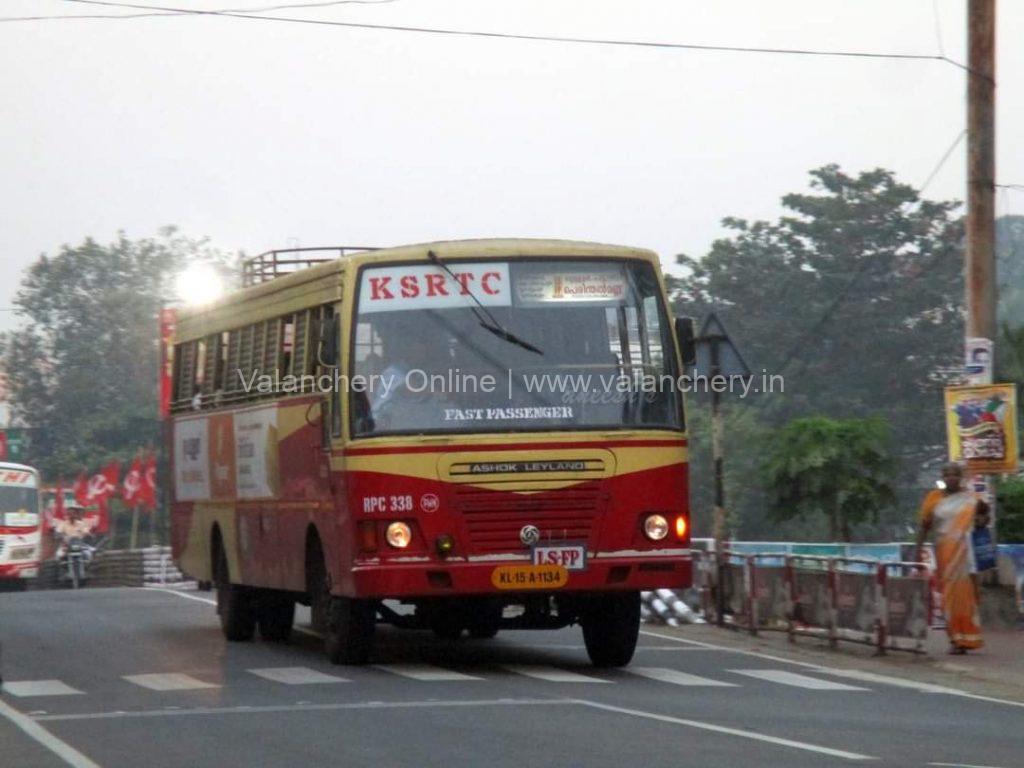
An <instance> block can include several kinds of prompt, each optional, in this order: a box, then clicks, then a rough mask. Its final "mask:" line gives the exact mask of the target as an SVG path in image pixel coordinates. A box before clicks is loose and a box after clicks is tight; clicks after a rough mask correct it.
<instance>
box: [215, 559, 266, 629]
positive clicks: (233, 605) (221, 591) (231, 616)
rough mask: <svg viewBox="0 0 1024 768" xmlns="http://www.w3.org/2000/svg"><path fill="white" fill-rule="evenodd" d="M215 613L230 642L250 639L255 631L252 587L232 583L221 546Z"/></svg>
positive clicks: (216, 579) (216, 577)
mask: <svg viewBox="0 0 1024 768" xmlns="http://www.w3.org/2000/svg"><path fill="white" fill-rule="evenodd" d="M214 582H215V583H216V585H217V615H218V616H219V617H220V628H221V631H222V632H223V633H224V637H225V638H227V639H228V640H231V641H232V642H243V641H246V640H252V637H253V635H254V634H255V633H256V606H255V605H254V602H255V601H254V600H253V593H252V589H251V588H249V587H244V586H242V585H241V584H232V583H231V579H230V576H229V575H228V559H227V556H226V555H225V554H224V550H223V548H220V549H219V550H218V553H217V571H216V574H215V575H214Z"/></svg>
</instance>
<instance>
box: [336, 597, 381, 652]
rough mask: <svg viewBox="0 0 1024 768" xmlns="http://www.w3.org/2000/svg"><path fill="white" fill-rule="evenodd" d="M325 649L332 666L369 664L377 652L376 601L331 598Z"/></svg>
mask: <svg viewBox="0 0 1024 768" xmlns="http://www.w3.org/2000/svg"><path fill="white" fill-rule="evenodd" d="M326 613H327V616H326V627H325V629H324V650H326V651H327V658H328V659H329V660H330V662H331V663H332V664H365V663H366V662H367V661H369V660H370V651H372V650H373V634H374V630H375V629H376V624H377V606H376V604H375V603H374V602H373V601H372V600H354V599H352V598H348V597H335V596H331V598H330V600H329V602H328V604H327V611H326Z"/></svg>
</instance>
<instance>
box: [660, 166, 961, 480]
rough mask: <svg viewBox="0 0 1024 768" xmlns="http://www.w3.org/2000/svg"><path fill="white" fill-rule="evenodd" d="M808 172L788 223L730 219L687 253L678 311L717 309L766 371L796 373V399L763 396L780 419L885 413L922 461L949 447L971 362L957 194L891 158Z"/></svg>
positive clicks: (676, 289) (910, 453)
mask: <svg viewBox="0 0 1024 768" xmlns="http://www.w3.org/2000/svg"><path fill="white" fill-rule="evenodd" d="M810 175H811V193H810V194H791V195H786V196H785V197H784V198H783V200H782V202H783V205H784V207H785V208H786V209H787V212H786V214H785V215H784V216H782V217H781V218H780V219H779V220H778V221H776V222H767V221H754V222H750V221H746V220H743V219H738V218H727V219H725V220H724V225H725V227H726V228H727V229H729V230H730V231H731V236H730V237H729V238H727V239H721V240H718V241H716V242H715V243H714V244H713V245H712V247H711V250H710V252H709V253H708V254H707V256H705V257H704V258H703V259H701V260H699V261H698V260H695V259H691V258H689V257H686V256H680V257H679V261H680V263H681V264H683V265H684V266H686V267H687V268H688V275H687V276H686V277H683V278H677V279H674V280H672V281H671V284H670V290H671V293H672V298H673V303H674V309H675V311H676V312H677V314H687V315H693V316H697V317H703V316H705V315H706V314H707V313H708V312H709V311H711V310H714V311H716V312H718V313H719V316H720V317H722V319H723V321H724V322H725V323H726V325H727V326H728V328H729V329H730V331H731V333H732V335H733V337H734V339H735V340H736V341H737V343H738V344H739V345H740V348H741V350H742V351H743V353H744V355H745V357H746V359H747V362H748V363H749V364H750V365H751V366H752V367H754V368H755V370H756V369H757V368H760V367H764V368H767V369H768V370H769V371H770V372H772V373H783V374H784V375H785V377H786V381H785V391H786V395H785V397H776V396H772V397H770V398H766V399H765V403H764V407H763V408H762V410H763V411H764V414H765V418H766V419H767V420H768V421H769V422H770V423H773V424H782V423H785V422H786V421H787V420H789V419H792V418H796V417H799V416H803V415H806V414H808V413H828V414H830V415H834V416H837V417H866V416H881V417H883V418H885V419H886V420H887V421H888V422H889V424H890V425H891V427H892V430H893V434H894V437H895V439H896V442H897V444H898V445H899V446H900V447H901V452H902V453H903V454H904V457H905V458H907V459H912V461H908V462H906V463H905V465H904V466H905V468H906V469H907V470H909V471H913V470H914V469H915V468H916V466H919V464H920V462H921V461H923V460H924V459H926V458H930V457H931V456H933V455H934V454H935V453H936V452H937V451H938V450H941V449H940V446H941V445H942V442H943V422H942V419H941V418H939V415H938V414H939V410H938V409H939V404H940V403H941V390H942V385H943V384H944V383H945V378H946V377H945V376H943V372H944V371H951V370H957V369H958V367H959V365H960V364H961V363H962V357H963V353H962V343H961V341H960V339H961V337H962V335H963V326H962V319H961V315H960V307H961V303H962V296H963V281H962V277H961V271H962V261H961V254H962V251H961V244H960V240H961V225H960V221H959V219H958V218H957V217H956V216H955V211H956V209H957V205H958V204H957V203H955V202H936V201H929V200H923V199H922V198H921V197H920V196H919V195H918V193H917V191H916V190H914V189H913V188H912V187H910V186H908V185H906V184H901V183H899V182H898V181H897V180H896V178H895V177H894V175H893V174H892V173H891V172H890V171H886V170H882V169H877V170H873V171H866V172H864V173H861V174H859V175H856V176H853V175H848V174H846V173H843V172H842V171H841V170H840V169H839V168H838V167H837V166H835V165H829V166H825V167H823V168H819V169H817V170H815V171H812V172H811V174H810ZM930 408H931V409H932V410H929V409H930Z"/></svg>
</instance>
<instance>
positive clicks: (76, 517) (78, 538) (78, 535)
mask: <svg viewBox="0 0 1024 768" xmlns="http://www.w3.org/2000/svg"><path fill="white" fill-rule="evenodd" d="M64 512H65V514H66V516H67V517H66V519H64V520H56V521H54V524H53V530H54V531H56V533H57V535H59V536H60V537H61V544H60V546H59V547H58V548H57V560H63V559H64V558H65V556H66V555H67V553H68V547H69V545H71V544H72V543H73V542H77V543H78V544H79V551H80V552H81V554H82V556H83V557H84V560H85V563H86V564H87V563H89V562H90V561H91V560H92V555H93V547H92V546H91V545H90V544H89V542H88V538H89V536H90V534H91V533H92V529H93V524H92V523H90V522H87V521H86V520H85V519H84V517H83V513H84V512H85V507H83V506H82V505H81V504H79V503H78V502H70V503H69V504H67V505H66V506H65V507H64Z"/></svg>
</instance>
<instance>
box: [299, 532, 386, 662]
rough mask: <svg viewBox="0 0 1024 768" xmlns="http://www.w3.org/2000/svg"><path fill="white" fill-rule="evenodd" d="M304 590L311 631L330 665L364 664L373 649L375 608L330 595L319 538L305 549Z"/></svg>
mask: <svg viewBox="0 0 1024 768" xmlns="http://www.w3.org/2000/svg"><path fill="white" fill-rule="evenodd" d="M306 591H307V592H308V594H309V612H310V617H311V619H312V624H313V629H314V630H315V631H316V632H319V633H320V634H321V635H323V638H324V651H325V652H326V653H327V658H328V660H329V661H330V662H331V663H332V664H352V665H355V664H365V663H366V662H367V661H369V659H370V652H371V651H372V650H373V635H374V631H375V629H376V626H377V605H376V603H375V602H374V601H372V600H353V599H350V598H346V597H337V596H335V595H332V594H331V578H330V574H329V573H328V571H327V564H326V563H325V562H324V555H323V548H322V547H321V545H320V541H319V540H318V539H315V538H314V539H311V540H310V541H309V543H308V544H307V547H306Z"/></svg>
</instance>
